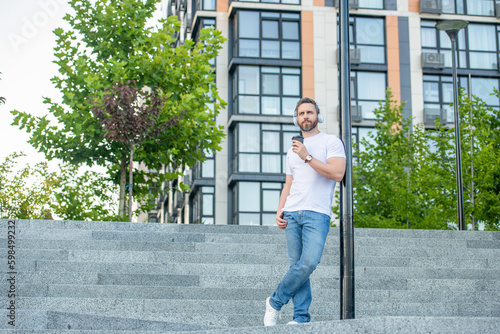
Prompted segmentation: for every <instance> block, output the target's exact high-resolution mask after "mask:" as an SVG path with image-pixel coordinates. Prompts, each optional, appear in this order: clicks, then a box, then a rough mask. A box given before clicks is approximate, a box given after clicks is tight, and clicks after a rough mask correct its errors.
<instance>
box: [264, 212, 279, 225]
mask: <svg viewBox="0 0 500 334" xmlns="http://www.w3.org/2000/svg"><path fill="white" fill-rule="evenodd" d="M262 225H266V226H276V213H263V214H262Z"/></svg>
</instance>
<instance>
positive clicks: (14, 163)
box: [0, 153, 121, 220]
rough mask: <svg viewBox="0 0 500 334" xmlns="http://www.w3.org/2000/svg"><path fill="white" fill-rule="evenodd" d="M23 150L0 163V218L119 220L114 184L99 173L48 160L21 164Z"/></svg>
mask: <svg viewBox="0 0 500 334" xmlns="http://www.w3.org/2000/svg"><path fill="white" fill-rule="evenodd" d="M24 156H26V155H25V154H24V153H13V154H11V155H9V156H7V157H6V158H5V160H4V161H3V162H2V163H1V164H0V209H1V210H0V218H18V219H52V218H53V216H52V215H55V216H56V217H58V218H62V219H70V220H121V217H117V216H116V214H115V212H116V206H117V205H116V199H114V198H113V194H114V193H115V192H116V188H117V186H116V185H114V184H113V182H112V181H111V180H110V179H109V177H106V176H104V175H102V174H101V173H98V172H95V171H92V170H86V171H82V170H81V169H80V168H79V167H78V166H75V165H71V164H65V165H61V164H60V165H59V170H58V171H57V172H51V171H49V167H48V164H47V162H39V163H36V164H34V165H30V164H25V165H24V166H20V162H19V160H20V159H21V158H22V157H24Z"/></svg>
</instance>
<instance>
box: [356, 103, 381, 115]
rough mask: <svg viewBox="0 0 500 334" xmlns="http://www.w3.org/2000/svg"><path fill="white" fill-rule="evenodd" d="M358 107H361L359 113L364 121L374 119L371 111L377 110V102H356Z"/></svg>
mask: <svg viewBox="0 0 500 334" xmlns="http://www.w3.org/2000/svg"><path fill="white" fill-rule="evenodd" d="M358 106H360V107H361V111H362V113H363V118H364V119H375V114H374V113H373V110H375V108H378V106H379V105H378V101H377V102H375V101H373V102H369V101H358Z"/></svg>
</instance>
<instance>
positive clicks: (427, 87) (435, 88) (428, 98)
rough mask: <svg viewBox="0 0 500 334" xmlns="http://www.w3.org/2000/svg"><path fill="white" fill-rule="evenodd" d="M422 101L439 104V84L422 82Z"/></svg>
mask: <svg viewBox="0 0 500 334" xmlns="http://www.w3.org/2000/svg"><path fill="white" fill-rule="evenodd" d="M424 101H425V102H439V84H438V83H437V82H424Z"/></svg>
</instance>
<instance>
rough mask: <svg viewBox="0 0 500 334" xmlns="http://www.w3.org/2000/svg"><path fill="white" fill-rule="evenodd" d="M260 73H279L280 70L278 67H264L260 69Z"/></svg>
mask: <svg viewBox="0 0 500 334" xmlns="http://www.w3.org/2000/svg"><path fill="white" fill-rule="evenodd" d="M260 71H261V72H262V73H278V74H279V73H280V68H279V67H270V66H264V67H261V69H260Z"/></svg>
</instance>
